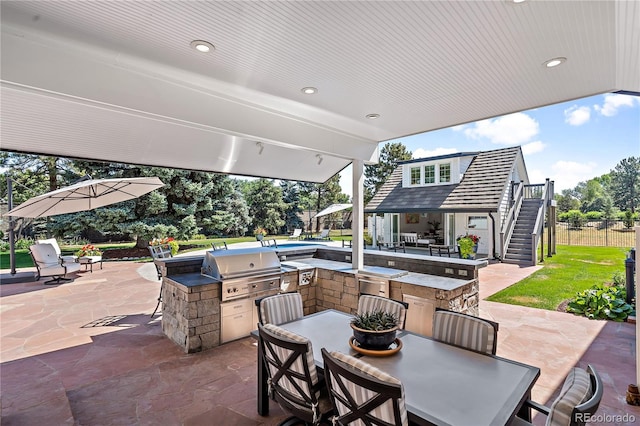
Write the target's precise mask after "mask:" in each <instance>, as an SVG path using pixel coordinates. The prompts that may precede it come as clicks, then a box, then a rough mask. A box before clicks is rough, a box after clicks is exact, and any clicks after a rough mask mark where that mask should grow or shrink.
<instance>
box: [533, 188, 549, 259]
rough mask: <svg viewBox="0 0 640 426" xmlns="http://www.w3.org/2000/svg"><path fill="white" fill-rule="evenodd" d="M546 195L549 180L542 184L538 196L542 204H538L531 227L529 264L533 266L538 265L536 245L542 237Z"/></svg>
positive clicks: (546, 203)
mask: <svg viewBox="0 0 640 426" xmlns="http://www.w3.org/2000/svg"><path fill="white" fill-rule="evenodd" d="M548 194H549V179H547V181H546V182H545V184H544V188H543V190H542V194H541V196H540V198H541V199H542V203H540V207H539V208H538V214H537V215H536V223H535V225H534V226H533V232H531V262H533V264H534V265H535V264H537V263H538V262H537V256H538V243H539V242H540V240H541V238H542V236H543V235H544V218H545V216H546V214H547V205H548V204H549V203H548V200H547V199H548ZM532 198H533V197H532ZM535 198H538V197H535ZM543 256H544V254H543Z"/></svg>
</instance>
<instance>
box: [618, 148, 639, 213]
mask: <svg viewBox="0 0 640 426" xmlns="http://www.w3.org/2000/svg"><path fill="white" fill-rule="evenodd" d="M611 191H612V197H613V203H614V204H615V206H616V207H618V208H619V209H620V210H630V211H631V213H635V211H636V207H637V206H638V205H640V157H629V158H625V159H624V160H622V161H620V162H619V163H618V164H617V165H616V166H615V168H614V169H613V170H612V171H611Z"/></svg>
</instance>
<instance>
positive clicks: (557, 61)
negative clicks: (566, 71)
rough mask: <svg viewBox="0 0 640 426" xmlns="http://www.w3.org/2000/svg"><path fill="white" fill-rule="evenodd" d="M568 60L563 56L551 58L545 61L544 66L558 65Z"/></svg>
mask: <svg viewBox="0 0 640 426" xmlns="http://www.w3.org/2000/svg"><path fill="white" fill-rule="evenodd" d="M566 60H567V58H563V57H559V58H553V59H549V60H548V61H546V62H545V63H544V66H545V67H547V68H553V67H557V66H558V65H560V64H562V63H564V62H566Z"/></svg>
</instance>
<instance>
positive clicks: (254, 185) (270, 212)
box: [243, 178, 287, 234]
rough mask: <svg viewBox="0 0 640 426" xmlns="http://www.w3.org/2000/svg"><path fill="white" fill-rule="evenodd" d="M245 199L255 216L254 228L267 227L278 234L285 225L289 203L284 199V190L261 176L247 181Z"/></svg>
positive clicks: (252, 215)
mask: <svg viewBox="0 0 640 426" xmlns="http://www.w3.org/2000/svg"><path fill="white" fill-rule="evenodd" d="M243 186H244V188H245V191H246V192H245V194H244V196H245V199H246V200H247V205H248V206H249V214H250V215H251V217H252V218H253V223H252V224H251V226H252V228H253V229H255V228H258V227H262V228H265V229H266V230H267V231H268V232H269V233H270V234H277V233H278V231H279V230H280V228H281V227H282V226H283V225H284V219H283V218H284V216H285V213H284V212H285V210H286V209H287V204H286V203H285V202H284V201H283V200H282V190H281V189H280V188H279V187H277V186H275V185H274V184H273V180H271V179H265V178H260V179H257V180H254V181H250V182H247V183H246V184H245V185H243Z"/></svg>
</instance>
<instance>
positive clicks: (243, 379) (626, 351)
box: [0, 262, 640, 425]
mask: <svg viewBox="0 0 640 426" xmlns="http://www.w3.org/2000/svg"><path fill="white" fill-rule="evenodd" d="M535 269H536V268H535V267H533V268H519V267H518V266H517V265H506V264H494V265H490V266H489V267H487V268H484V269H482V270H481V274H480V282H481V284H480V291H481V296H482V297H487V296H488V295H489V294H491V293H493V292H495V291H498V290H499V289H500V288H504V287H505V286H508V285H510V284H511V283H513V282H516V281H518V280H519V279H521V278H522V277H524V276H526V275H528V274H529V273H531V272H533V270H535ZM43 281H44V279H43V280H41V281H40V282H37V283H20V284H4V285H0V362H1V364H0V386H1V388H0V394H1V410H2V411H1V416H2V425H44V424H46V425H211V424H215V425H275V424H278V423H279V422H280V421H282V420H283V419H284V418H285V417H286V416H285V415H284V413H283V412H282V410H280V408H279V407H278V406H277V404H275V403H271V415H270V416H269V417H264V418H263V417H260V416H259V415H258V414H257V413H256V370H257V367H256V346H255V342H254V341H253V339H251V338H245V339H240V340H237V341H235V342H231V343H228V344H225V345H222V346H220V347H218V348H215V349H211V350H209V351H205V352H201V353H196V354H184V353H183V352H182V351H181V350H180V349H179V348H178V347H177V346H176V345H175V344H174V343H173V342H171V341H170V340H169V339H167V338H166V337H165V336H164V335H163V334H162V330H161V323H160V321H161V317H160V316H159V315H156V316H155V317H154V318H151V317H150V314H151V312H152V311H153V308H154V307H155V305H156V299H157V297H158V292H159V288H160V282H159V281H158V280H157V279H155V269H154V267H153V264H151V263H137V262H105V263H104V269H102V270H99V269H97V270H94V271H93V273H89V272H86V273H85V272H82V273H80V274H78V275H77V277H76V279H75V280H74V281H73V282H70V283H64V284H62V285H57V286H44V285H42V282H43ZM480 308H481V315H482V316H484V317H487V318H491V319H494V320H496V321H498V322H499V323H500V331H499V334H498V355H500V356H503V357H506V358H510V359H514V360H517V361H521V362H525V363H528V364H532V365H536V366H538V367H540V368H541V376H540V378H539V379H538V381H537V383H536V385H535V387H534V390H533V397H534V399H536V400H537V401H539V402H542V403H547V404H549V403H550V401H552V399H553V397H554V396H555V395H556V394H557V392H558V391H559V388H560V387H561V385H562V381H563V379H564V376H565V375H566V373H567V371H568V370H569V368H571V367H572V366H574V365H579V366H581V367H585V366H586V365H587V364H589V363H591V364H593V365H594V366H595V367H596V368H597V369H598V371H599V372H600V374H601V375H602V378H603V382H604V387H605V393H604V398H603V403H602V405H601V409H600V410H599V411H598V414H609V415H612V414H620V415H624V414H632V415H634V416H635V418H636V419H640V408H639V407H633V406H630V405H627V404H626V403H625V392H626V389H627V385H628V384H630V383H634V382H635V326H634V325H633V324H628V323H613V322H605V321H589V320H587V319H585V318H582V317H576V316H573V315H570V314H566V313H560V312H551V311H544V310H539V309H531V308H523V307H517V306H511V305H504V304H499V303H494V302H487V301H484V300H483V301H482V302H481V304H480ZM534 422H535V423H536V424H543V423H544V418H543V416H537V417H536V418H535V419H534ZM590 424H599V423H593V422H592V423H590ZM601 424H616V423H615V422H602V423H601ZM618 424H624V423H622V422H619V423H618Z"/></svg>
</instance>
